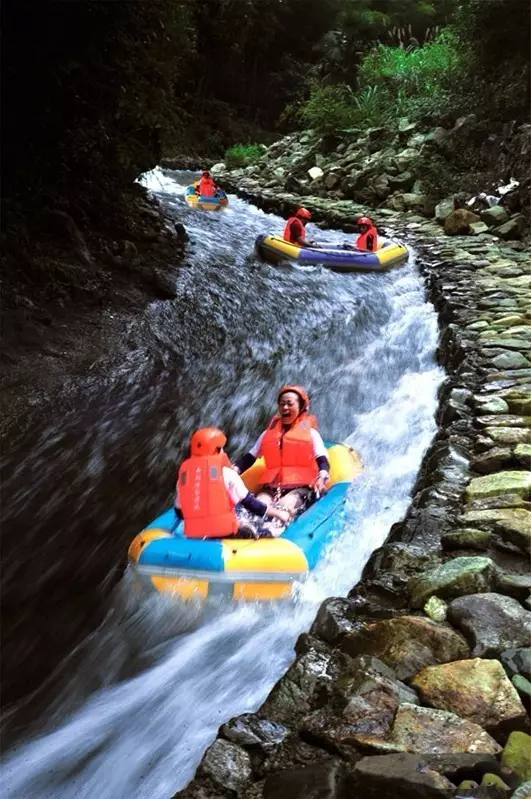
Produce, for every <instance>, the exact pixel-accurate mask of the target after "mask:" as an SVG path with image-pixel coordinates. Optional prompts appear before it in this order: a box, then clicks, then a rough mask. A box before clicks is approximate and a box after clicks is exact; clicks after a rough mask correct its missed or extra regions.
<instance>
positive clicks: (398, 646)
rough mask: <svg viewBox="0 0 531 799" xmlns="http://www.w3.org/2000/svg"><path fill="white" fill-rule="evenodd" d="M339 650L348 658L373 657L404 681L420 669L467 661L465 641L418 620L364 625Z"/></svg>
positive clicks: (350, 634)
mask: <svg viewBox="0 0 531 799" xmlns="http://www.w3.org/2000/svg"><path fill="white" fill-rule="evenodd" d="M340 647H341V650H342V651H343V652H346V653H347V654H348V655H350V656H351V657H355V656H356V655H364V654H366V655H374V656H375V657H377V658H379V659H380V660H382V661H383V662H384V663H385V664H386V665H387V666H390V667H391V668H392V669H393V670H394V672H395V674H396V676H397V677H398V679H400V680H405V679H408V678H409V677H412V676H413V675H414V674H416V673H417V672H418V671H419V670H420V669H421V668H422V667H423V666H428V665H432V664H435V663H448V662H449V661H451V660H462V659H464V658H467V657H468V654H469V649H468V646H467V644H466V641H465V639H464V638H463V637H462V636H461V635H460V634H459V633H456V632H455V630H452V629H451V628H450V627H447V626H443V625H441V624H437V623H436V622H433V621H431V620H430V619H425V618H422V617H420V616H400V617H398V618H395V619H383V620H382V621H377V622H364V623H361V624H359V625H358V626H357V629H356V630H355V631H353V632H351V633H347V635H346V636H345V637H344V638H343V640H342V642H341V644H340Z"/></svg>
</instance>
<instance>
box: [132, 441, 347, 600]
mask: <svg viewBox="0 0 531 799" xmlns="http://www.w3.org/2000/svg"><path fill="white" fill-rule="evenodd" d="M327 449H328V458H329V461H330V489H329V491H328V493H327V494H325V496H323V497H321V499H319V500H318V501H317V502H315V503H314V504H313V505H310V507H309V508H307V510H305V511H304V513H302V514H301V515H300V516H298V517H297V518H296V519H295V521H293V522H292V523H291V524H290V525H289V526H288V527H287V528H286V530H285V531H284V533H283V534H282V535H281V536H280V537H279V538H259V539H258V540H253V539H244V538H235V537H234V538H223V539H213V538H207V539H204V540H201V539H189V538H185V537H184V535H183V525H182V522H181V523H180V524H179V525H178V526H177V527H176V525H175V514H174V512H173V509H172V508H170V509H169V510H167V511H165V512H164V513H163V514H162V515H161V516H159V517H158V518H156V519H155V520H154V521H153V522H152V523H151V524H149V525H148V526H147V527H146V528H145V530H142V532H141V533H139V534H138V535H137V536H136V538H135V539H134V540H133V542H132V543H131V546H130V547H129V563H130V566H131V570H132V572H133V575H134V578H135V581H136V582H137V584H138V585H139V587H141V588H147V589H149V590H151V591H152V590H153V589H155V590H156V591H159V592H161V593H165V594H173V595H175V596H177V597H181V598H182V599H193V598H199V599H207V598H212V597H222V598H225V599H231V600H274V599H289V598H290V597H291V595H292V588H293V584H294V583H295V582H298V581H300V580H302V579H303V578H304V577H305V576H306V575H307V574H308V572H309V571H310V570H311V569H313V567H314V566H315V564H316V563H317V561H318V559H319V556H320V555H321V553H322V551H323V549H324V547H325V546H326V544H327V543H328V542H329V541H330V540H331V538H332V537H333V536H334V535H335V534H336V533H337V532H338V531H339V530H340V529H341V526H342V521H343V518H342V510H343V505H344V503H345V500H346V496H347V491H348V488H349V485H350V483H351V482H352V480H354V478H356V477H357V476H358V475H359V474H360V473H361V471H362V465H361V461H360V458H359V456H358V455H357V454H356V453H355V452H354V450H352V449H350V447H347V446H344V445H343V444H327ZM263 468H264V464H263V460H262V459H261V458H260V459H258V460H257V461H256V462H255V463H254V464H253V466H252V467H251V468H250V469H248V470H247V471H246V472H244V474H243V475H242V477H243V479H244V481H245V484H246V486H247V487H248V489H249V490H250V491H256V490H257V489H258V488H259V486H260V475H261V473H262V471H263Z"/></svg>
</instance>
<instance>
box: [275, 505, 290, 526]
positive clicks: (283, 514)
mask: <svg viewBox="0 0 531 799" xmlns="http://www.w3.org/2000/svg"><path fill="white" fill-rule="evenodd" d="M275 511H276V517H277V519H278V520H279V521H281V522H282V524H289V522H290V520H291V513H290V512H289V510H284V508H275Z"/></svg>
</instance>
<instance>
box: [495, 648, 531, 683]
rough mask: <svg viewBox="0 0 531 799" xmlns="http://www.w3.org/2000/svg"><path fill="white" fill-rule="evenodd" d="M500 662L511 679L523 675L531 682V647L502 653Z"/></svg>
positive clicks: (507, 650)
mask: <svg viewBox="0 0 531 799" xmlns="http://www.w3.org/2000/svg"><path fill="white" fill-rule="evenodd" d="M500 660H501V662H502V665H503V667H504V669H505V671H506V672H507V674H508V675H509V677H514V675H515V674H522V675H523V676H524V677H526V678H527V679H528V680H531V647H523V648H522V649H506V650H505V652H502V653H501V655H500Z"/></svg>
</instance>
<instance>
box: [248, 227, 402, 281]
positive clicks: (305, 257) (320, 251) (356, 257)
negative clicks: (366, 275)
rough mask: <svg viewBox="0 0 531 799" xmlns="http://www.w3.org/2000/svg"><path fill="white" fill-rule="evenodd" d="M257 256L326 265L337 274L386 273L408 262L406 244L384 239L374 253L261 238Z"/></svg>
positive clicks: (270, 237) (328, 245)
mask: <svg viewBox="0 0 531 799" xmlns="http://www.w3.org/2000/svg"><path fill="white" fill-rule="evenodd" d="M255 247H256V251H257V253H258V254H259V255H260V256H261V257H262V258H263V259H264V260H266V261H270V262H272V263H279V262H280V261H285V260H287V261H295V262H296V263H298V264H301V265H304V266H310V265H314V264H322V265H323V266H326V267H328V268H329V269H332V270H333V271H334V272H385V271H386V270H387V269H390V268H391V267H392V266H397V265H398V264H401V263H403V262H404V261H406V260H407V258H408V256H409V252H408V249H407V247H406V246H405V244H402V243H401V242H398V241H392V240H390V239H384V240H383V241H382V242H381V246H380V247H379V248H378V249H377V250H375V251H374V252H367V251H365V250H354V249H346V248H344V247H343V246H342V245H341V244H328V243H327V244H323V245H322V246H320V247H309V246H307V247H306V246H303V247H298V246H297V245H296V244H291V243H290V242H289V241H285V240H284V239H283V238H282V236H264V235H261V236H258V238H257V239H256V242H255Z"/></svg>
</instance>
